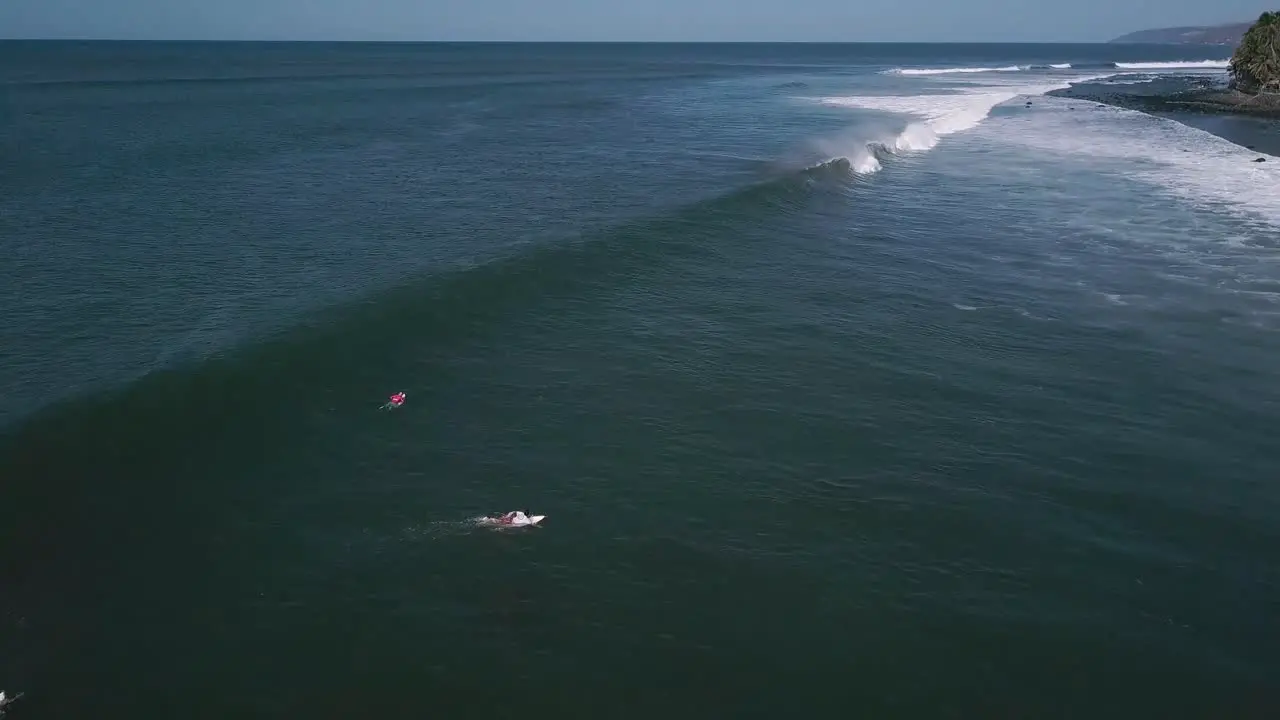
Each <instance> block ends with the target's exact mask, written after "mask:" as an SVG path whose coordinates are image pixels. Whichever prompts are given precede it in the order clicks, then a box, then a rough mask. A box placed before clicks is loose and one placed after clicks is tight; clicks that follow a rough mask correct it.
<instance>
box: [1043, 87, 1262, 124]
mask: <svg viewBox="0 0 1280 720" xmlns="http://www.w3.org/2000/svg"><path fill="white" fill-rule="evenodd" d="M1122 87H1130V86H1111V87H1106V86H1097V85H1094V86H1078V87H1072V88H1068V89H1066V90H1059V91H1055V92H1053V93H1051V94H1052V95H1057V96H1059V97H1069V98H1079V99H1081V100H1092V101H1094V102H1100V103H1106V104H1107V105H1116V106H1119V107H1125V108H1129V109H1132V110H1142V111H1145V112H1161V111H1164V112H1203V113H1227V114H1233V115H1249V116H1252V117H1259V118H1269V119H1273V120H1280V95H1275V94H1264V95H1250V94H1248V93H1244V92H1240V91H1239V90H1232V89H1225V88H1221V87H1196V88H1190V89H1187V90H1183V91H1181V92H1174V93H1169V94H1149V93H1142V92H1126V91H1124V90H1121V89H1119V88H1122Z"/></svg>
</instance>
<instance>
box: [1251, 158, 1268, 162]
mask: <svg viewBox="0 0 1280 720" xmlns="http://www.w3.org/2000/svg"><path fill="white" fill-rule="evenodd" d="M1266 161H1267V159H1266V158H1258V159H1257V160H1254V162H1266Z"/></svg>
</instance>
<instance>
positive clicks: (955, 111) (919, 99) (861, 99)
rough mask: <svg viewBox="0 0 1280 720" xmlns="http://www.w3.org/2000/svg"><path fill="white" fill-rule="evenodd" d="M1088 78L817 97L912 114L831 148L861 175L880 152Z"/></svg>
mask: <svg viewBox="0 0 1280 720" xmlns="http://www.w3.org/2000/svg"><path fill="white" fill-rule="evenodd" d="M1092 79H1096V78H1092V77H1090V78H1073V79H1072V80H1071V81H1068V82H1062V83H1054V84H1041V85H1014V86H1006V87H1000V86H988V87H981V88H975V89H972V90H968V91H966V92H959V93H950V94H928V95H866V96H856V95H855V96H848V97H824V98H818V102H820V103H822V104H824V105H829V106H834V107H847V108H855V109H859V110H873V111H879V112H887V113H892V114H896V115H906V116H908V117H911V118H913V119H912V120H911V121H909V122H908V123H907V126H906V127H905V128H903V129H902V130H900V131H898V132H896V133H893V134H891V135H881V136H879V137H870V138H867V139H864V140H860V141H858V142H854V143H849V144H847V145H846V147H845V148H843V149H839V150H837V155H836V156H837V157H843V158H845V159H847V160H848V161H849V163H850V166H851V167H852V169H853V170H854V171H855V172H857V173H859V174H864V175H865V174H870V173H874V172H877V171H878V170H880V169H881V167H882V162H881V161H882V159H884V158H885V157H886V156H893V155H899V154H903V153H909V152H922V151H927V150H931V149H932V148H934V147H935V146H936V145H937V144H938V142H939V141H940V140H941V139H942V138H943V137H945V136H947V135H952V134H955V133H958V132H963V131H965V130H969V129H971V128H973V127H976V126H977V125H978V124H979V123H981V122H982V121H983V120H985V119H986V118H987V116H988V115H990V114H991V110H992V109H993V108H995V107H996V106H997V105H1000V104H1001V103H1005V102H1008V101H1010V100H1012V99H1014V98H1016V97H1019V96H1025V95H1043V94H1045V93H1047V92H1050V91H1052V90H1060V89H1063V88H1066V87H1069V86H1070V85H1071V84H1072V83H1076V82H1083V81H1086V80H1092Z"/></svg>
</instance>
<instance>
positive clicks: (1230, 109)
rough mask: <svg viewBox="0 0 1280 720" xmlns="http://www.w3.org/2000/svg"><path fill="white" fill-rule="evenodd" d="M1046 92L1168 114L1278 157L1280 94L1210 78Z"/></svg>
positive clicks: (1099, 85) (1082, 86)
mask: <svg viewBox="0 0 1280 720" xmlns="http://www.w3.org/2000/svg"><path fill="white" fill-rule="evenodd" d="M1134 88H1140V90H1138V91H1137V92H1135V91H1134V90H1133V89H1134ZM1142 90H1147V91H1148V92H1145V93H1144V92H1142ZM1046 94H1047V95H1048V96H1050V97H1060V98H1070V99H1074V100H1087V101H1092V102H1096V103H1100V104H1103V105H1110V106H1112V107H1119V108H1124V109H1126V110H1135V111H1138V112H1143V113H1147V114H1149V115H1155V116H1157V117H1164V118H1168V119H1170V120H1174V121H1177V122H1180V123H1182V124H1184V125H1189V126H1191V127H1194V128H1197V129H1200V130H1204V131H1205V132H1209V133H1212V134H1214V135H1217V136H1218V137H1220V138H1222V139H1224V140H1226V141H1228V142H1231V143H1234V144H1236V145H1239V146H1241V147H1243V148H1245V149H1248V150H1252V151H1255V152H1257V153H1259V154H1260V155H1270V156H1272V157H1271V158H1267V159H1266V160H1267V161H1270V162H1274V161H1275V160H1274V158H1278V157H1280V95H1248V94H1246V93H1243V92H1240V91H1239V90H1231V89H1227V88H1224V87H1222V86H1221V85H1220V84H1214V83H1211V82H1209V81H1197V82H1196V83H1195V85H1193V86H1191V87H1187V86H1185V85H1184V86H1183V87H1182V88H1179V89H1176V90H1173V91H1165V92H1161V91H1160V90H1158V89H1157V90H1155V91H1152V86H1148V85H1138V86H1134V85H1122V86H1115V85H1103V84H1094V83H1082V84H1080V85H1074V86H1072V87H1070V88H1065V89H1062V90H1053V91H1050V92H1049V93H1046Z"/></svg>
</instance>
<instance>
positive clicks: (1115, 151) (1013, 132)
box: [983, 98, 1280, 226]
mask: <svg viewBox="0 0 1280 720" xmlns="http://www.w3.org/2000/svg"><path fill="white" fill-rule="evenodd" d="M1082 104H1083V105H1088V107H1089V109H1087V110H1082V111H1077V112H1067V111H1066V107H1067V106H1069V105H1076V106H1079V105H1082ZM1037 107H1038V108H1039V111H1037V112H1026V113H1017V114H1013V115H1009V116H1005V117H1001V118H1000V121H999V122H998V123H997V124H994V125H992V126H990V127H988V128H987V129H985V130H984V132H983V136H984V137H985V138H988V139H990V141H992V142H998V143H1016V144H1020V145H1024V146H1027V147H1031V148H1034V149H1036V150H1037V151H1040V152H1048V153H1052V154H1054V155H1055V156H1057V157H1059V158H1060V159H1061V160H1063V161H1067V162H1084V163H1086V164H1088V165H1089V166H1090V167H1093V168H1098V169H1100V170H1102V171H1105V172H1115V173H1118V174H1121V175H1123V176H1125V177H1129V178H1132V179H1135V180H1138V181H1141V182H1143V183H1145V184H1148V185H1150V186H1153V187H1155V188H1157V189H1158V190H1160V191H1162V192H1164V193H1166V194H1169V195H1171V196H1174V197H1177V198H1179V199H1182V200H1185V201H1188V202H1191V203H1195V204H1197V205H1201V206H1210V207H1214V208H1216V209H1228V210H1231V211H1233V212H1235V213H1236V214H1238V215H1240V216H1242V217H1251V218H1254V219H1260V220H1262V221H1264V222H1265V223H1267V224H1268V225H1277V226H1280V158H1277V157H1274V156H1270V155H1266V154H1264V153H1260V152H1257V151H1255V150H1248V149H1246V148H1243V147H1241V146H1239V145H1236V144H1234V143H1231V142H1228V141H1226V140H1223V139H1222V138H1220V137H1218V136H1216V135H1213V134H1210V133H1208V132H1205V131H1203V130H1199V129H1196V128H1193V127H1189V126H1187V125H1183V124H1182V123H1179V122H1176V121H1174V120H1169V119H1166V118H1160V117H1156V116H1153V115H1147V114H1145V113H1141V112H1138V111H1135V110H1126V109H1122V108H1116V107H1112V106H1109V105H1096V104H1094V103H1090V102H1087V101H1083V100H1070V101H1066V100H1061V99H1058V98H1046V99H1045V102H1043V103H1040V104H1038V105H1037ZM1259 157H1264V158H1265V159H1266V162H1262V163H1255V162H1252V161H1253V160H1255V159H1256V158H1259ZM1110 160H1116V161H1120V162H1108V161H1110Z"/></svg>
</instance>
